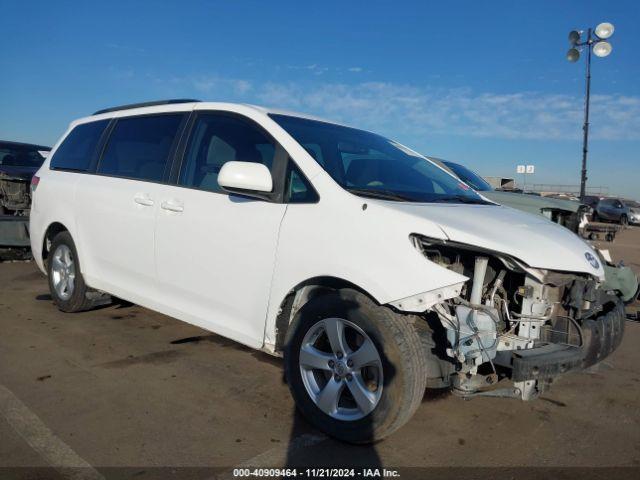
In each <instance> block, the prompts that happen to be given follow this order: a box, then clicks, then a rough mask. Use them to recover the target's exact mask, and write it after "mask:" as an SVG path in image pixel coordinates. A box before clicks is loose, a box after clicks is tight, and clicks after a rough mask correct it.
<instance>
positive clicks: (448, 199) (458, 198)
mask: <svg viewBox="0 0 640 480" xmlns="http://www.w3.org/2000/svg"><path fill="white" fill-rule="evenodd" d="M433 201H434V202H435V203H455V202H460V203H469V204H474V205H491V203H490V202H487V201H485V200H482V199H481V198H473V197H468V196H466V195H445V196H442V197H437V198H435V199H434V200H433Z"/></svg>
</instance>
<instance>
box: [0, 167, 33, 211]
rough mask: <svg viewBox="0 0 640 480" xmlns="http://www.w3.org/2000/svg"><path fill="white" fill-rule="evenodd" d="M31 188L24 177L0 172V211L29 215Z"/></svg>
mask: <svg viewBox="0 0 640 480" xmlns="http://www.w3.org/2000/svg"><path fill="white" fill-rule="evenodd" d="M30 205H31V190H30V186H29V181H27V180H25V179H24V178H18V177H9V176H6V175H3V174H2V173H0V211H2V213H4V214H6V215H17V216H24V215H29V208H30Z"/></svg>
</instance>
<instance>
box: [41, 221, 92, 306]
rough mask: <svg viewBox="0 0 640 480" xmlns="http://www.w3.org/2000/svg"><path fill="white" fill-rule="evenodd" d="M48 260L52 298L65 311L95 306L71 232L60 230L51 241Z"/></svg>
mask: <svg viewBox="0 0 640 480" xmlns="http://www.w3.org/2000/svg"><path fill="white" fill-rule="evenodd" d="M49 252H50V253H49V257H48V261H47V271H48V274H49V290H50V291H51V298H52V299H53V301H54V302H55V304H56V305H57V306H58V308H59V309H60V310H62V311H63V312H81V311H83V310H88V309H89V308H91V307H92V306H93V304H94V303H93V301H92V300H90V299H89V298H87V292H88V288H87V285H86V284H85V283H84V279H83V278H82V273H81V272H80V262H79V260H78V252H77V251H76V246H75V243H74V242H73V239H72V238H71V235H70V234H69V232H60V233H59V234H58V235H56V236H55V238H54V239H53V242H51V249H50V251H49Z"/></svg>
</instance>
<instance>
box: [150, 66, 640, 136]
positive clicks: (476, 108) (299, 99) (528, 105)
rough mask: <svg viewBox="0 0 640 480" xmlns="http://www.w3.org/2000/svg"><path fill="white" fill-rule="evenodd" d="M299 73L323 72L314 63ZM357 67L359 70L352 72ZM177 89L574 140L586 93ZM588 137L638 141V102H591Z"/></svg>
mask: <svg viewBox="0 0 640 480" xmlns="http://www.w3.org/2000/svg"><path fill="white" fill-rule="evenodd" d="M288 68H300V69H304V70H307V71H309V72H314V73H318V72H321V73H323V72H324V71H326V70H325V67H319V66H318V65H315V64H310V65H305V66H302V67H292V66H289V67H288ZM354 68H359V67H354ZM156 81H157V82H160V83H162V84H163V85H164V86H165V87H167V88H169V89H170V90H171V91H174V90H179V91H180V94H182V95H183V94H184V91H185V89H187V90H195V91H196V92H197V93H199V94H200V96H202V97H205V98H206V97H209V98H215V99H219V100H221V99H226V100H229V101H241V102H249V103H258V104H261V105H266V106H270V107H276V108H283V109H289V110H297V111H301V112H305V113H311V114H314V115H317V116H321V117H325V118H328V119H333V120H336V121H340V122H343V123H346V124H350V125H354V126H358V127H362V128H368V129H371V130H374V131H378V132H380V133H385V132H388V133H393V135H400V134H402V135H403V136H406V135H416V136H423V137H424V136H432V135H455V136H461V137H476V138H501V139H529V140H576V139H579V138H581V135H582V122H583V108H584V99H583V97H582V96H581V95H580V94H576V95H566V94H554V93H540V92H516V93H499V92H477V91H474V90H472V89H469V88H450V89H443V88H433V87H429V86H418V85H410V84H397V83H389V82H361V83H355V84H347V83H319V82H314V83H311V84H309V83H308V82H305V83H301V82H292V83H273V82H271V83H256V82H251V81H249V80H245V79H240V78H227V77H221V76H217V75H209V76H198V77H176V78H171V79H167V80H165V81H164V82H161V81H160V80H159V79H156ZM590 136H591V137H592V138H595V139H604V140H640V97H635V96H625V95H619V94H611V95H593V96H592V97H591V130H590Z"/></svg>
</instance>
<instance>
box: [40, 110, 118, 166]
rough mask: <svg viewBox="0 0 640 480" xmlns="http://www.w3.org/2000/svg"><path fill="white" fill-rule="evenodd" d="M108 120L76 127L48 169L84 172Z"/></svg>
mask: <svg viewBox="0 0 640 480" xmlns="http://www.w3.org/2000/svg"><path fill="white" fill-rule="evenodd" d="M107 125H109V120H100V121H98V122H91V123H83V124H82V125H78V126H77V127H75V128H74V129H73V130H71V133H69V135H67V137H66V138H65V139H64V140H63V141H62V144H61V145H60V146H59V147H58V149H57V150H56V153H55V154H54V155H53V158H51V163H50V164H49V167H50V168H52V169H54V170H73V171H77V172H86V171H87V170H89V168H90V166H91V161H92V160H93V156H94V154H95V151H96V146H97V145H98V142H99V141H100V137H101V136H102V133H103V132H104V129H105V128H107Z"/></svg>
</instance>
